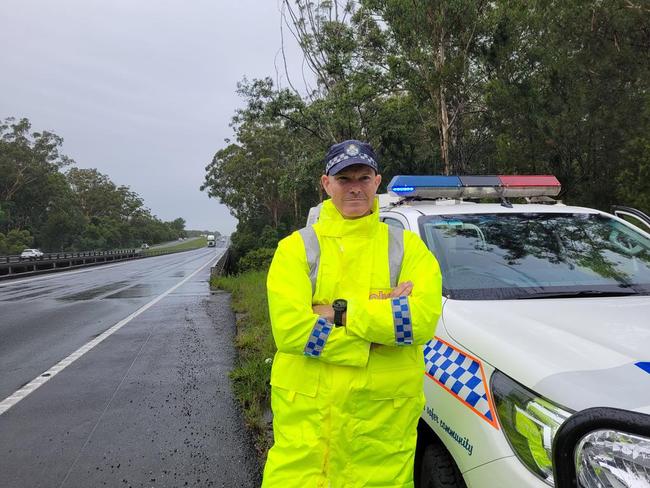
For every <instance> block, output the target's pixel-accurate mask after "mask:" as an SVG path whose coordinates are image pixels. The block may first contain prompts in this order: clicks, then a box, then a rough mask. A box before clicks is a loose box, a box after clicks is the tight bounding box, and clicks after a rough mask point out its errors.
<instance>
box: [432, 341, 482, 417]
mask: <svg viewBox="0 0 650 488" xmlns="http://www.w3.org/2000/svg"><path fill="white" fill-rule="evenodd" d="M424 362H425V371H426V372H427V374H428V375H429V376H430V377H431V378H433V379H434V380H435V381H436V382H437V383H439V384H440V385H442V386H443V387H444V388H445V389H446V390H447V391H449V392H450V393H451V394H452V395H454V396H455V397H457V398H458V399H460V400H461V401H463V403H465V404H467V405H469V406H470V407H472V408H473V409H474V410H475V411H476V413H478V414H479V415H480V416H481V417H484V418H485V419H486V420H487V421H488V422H490V423H494V422H495V419H494V413H493V412H492V409H491V408H490V402H489V401H488V395H487V392H486V388H485V379H484V378H483V372H482V371H481V366H480V364H479V362H478V361H477V360H475V359H473V358H471V357H469V356H467V355H466V354H463V353H462V352H461V351H459V350H458V349H456V348H454V347H451V346H450V345H449V344H446V343H445V342H442V341H441V340H439V339H436V338H434V339H431V340H430V341H429V342H427V343H426V345H425V346H424Z"/></svg>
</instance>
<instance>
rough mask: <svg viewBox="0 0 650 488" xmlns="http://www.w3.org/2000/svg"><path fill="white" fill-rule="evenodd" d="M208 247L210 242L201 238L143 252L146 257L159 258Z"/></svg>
mask: <svg viewBox="0 0 650 488" xmlns="http://www.w3.org/2000/svg"><path fill="white" fill-rule="evenodd" d="M207 245H208V240H207V239H206V238H205V237H199V238H198V239H192V240H189V241H181V242H179V243H178V244H174V245H172V246H165V247H160V248H151V249H146V250H144V251H143V254H144V255H145V256H157V255H159V254H169V253H172V252H178V251H189V250H191V249H199V248H201V247H206V246H207Z"/></svg>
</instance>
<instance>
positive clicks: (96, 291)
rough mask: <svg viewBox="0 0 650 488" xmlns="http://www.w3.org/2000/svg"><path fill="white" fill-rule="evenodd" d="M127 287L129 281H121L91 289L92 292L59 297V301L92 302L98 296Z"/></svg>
mask: <svg viewBox="0 0 650 488" xmlns="http://www.w3.org/2000/svg"><path fill="white" fill-rule="evenodd" d="M125 285H128V282H127V281H120V282H117V283H111V284H110V285H104V286H99V287H97V288H91V289H90V290H84V291H82V292H79V293H74V294H72V295H65V296H62V297H59V298H58V299H59V300H62V301H66V302H67V301H83V300H92V299H93V298H97V297H98V296H100V295H103V294H104V293H109V292H111V291H113V290H117V289H118V288H122V287H123V286H125Z"/></svg>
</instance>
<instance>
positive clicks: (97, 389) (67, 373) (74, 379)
mask: <svg viewBox="0 0 650 488" xmlns="http://www.w3.org/2000/svg"><path fill="white" fill-rule="evenodd" d="M221 252H223V250H222V249H219V248H217V249H216V250H215V249H214V248H212V249H207V248H204V249H200V250H197V251H190V252H185V253H179V254H175V255H168V256H159V257H154V258H147V259H143V260H138V261H130V262H126V263H117V264H113V265H106V266H99V267H96V268H90V269H87V270H82V271H71V272H64V273H60V274H55V275H48V276H43V277H35V278H28V279H23V280H19V281H11V282H3V283H0V372H1V374H0V401H2V400H3V399H5V398H6V397H8V396H9V395H12V394H13V393H15V392H16V390H18V389H20V388H21V387H23V386H24V385H25V384H27V383H29V382H30V381H32V380H34V379H35V378H38V377H39V376H40V375H41V374H42V373H43V372H45V371H47V370H48V369H49V368H51V367H52V366H53V365H55V364H56V363H58V362H59V361H61V360H62V359H63V358H66V357H67V356H68V355H70V354H71V353H73V352H74V351H76V350H78V349H79V348H80V347H81V346H83V345H84V344H87V343H88V342H89V341H92V340H93V338H95V337H97V336H99V335H100V334H102V333H105V332H106V331H107V330H109V329H110V328H111V327H112V326H114V325H115V324H117V323H120V321H123V320H124V319H125V318H126V317H128V316H129V315H130V314H132V313H133V312H135V311H136V310H138V309H141V308H142V307H143V306H146V305H147V304H150V303H151V302H152V300H155V299H156V298H157V297H159V296H160V294H161V293H164V292H166V291H168V290H170V289H172V288H173V287H175V286H177V285H179V284H180V286H177V288H175V289H174V290H173V291H172V292H171V293H169V294H168V295H167V296H165V297H164V298H162V299H160V300H159V301H158V302H156V303H154V304H153V305H151V306H150V308H148V309H146V310H145V311H143V312H142V313H141V314H140V315H138V316H136V317H135V318H133V319H132V320H131V321H129V322H128V323H126V324H124V325H123V326H122V328H120V329H119V330H117V331H116V332H114V333H113V334H112V335H110V336H109V337H107V338H106V339H105V340H103V342H101V343H100V344H98V345H96V346H95V347H94V348H93V349H91V350H90V351H88V352H87V353H85V354H84V355H83V356H81V357H80V358H79V359H77V360H76V361H75V362H73V363H72V364H70V365H69V366H67V367H66V368H65V369H63V370H62V371H61V372H59V373H58V374H56V376H53V377H52V378H51V379H50V380H49V381H47V383H45V384H43V385H42V386H41V387H40V388H38V389H36V390H35V391H33V392H32V393H31V394H29V395H28V396H26V397H25V398H24V399H22V400H21V401H19V402H18V403H16V404H15V405H13V406H12V407H11V408H9V409H8V410H7V411H6V412H4V413H2V414H0V439H2V442H1V445H0V486H12V487H21V486H30V487H31V486H34V487H36V486H47V487H49V486H62V487H63V486H66V487H68V486H256V484H257V483H258V479H259V467H258V466H257V463H256V460H255V455H254V453H253V450H252V448H251V446H250V443H249V441H248V437H247V436H246V435H245V433H243V426H242V422H241V419H240V416H239V413H238V410H237V407H236V405H235V403H234V401H233V399H232V394H231V391H230V385H229V381H228V376H227V375H228V371H229V370H230V369H231V368H232V363H233V360H234V355H235V353H234V350H233V347H232V337H233V334H234V321H233V317H232V312H231V311H230V309H229V303H228V299H227V296H226V295H224V294H219V293H218V294H211V293H210V292H209V289H208V285H207V280H208V277H209V266H208V265H209V263H210V262H214V260H215V259H216V258H217V257H218V255H219V254H220V253H221ZM202 267H203V268H202ZM201 268H202V269H201ZM199 269H201V271H199V272H198V273H197V274H195V275H194V276H192V277H191V278H190V279H189V280H188V281H187V282H185V283H183V284H181V283H182V282H183V280H185V279H186V278H188V277H189V276H190V275H192V273H194V272H196V271H197V270H199ZM100 337H101V336H100ZM186 483H187V484H186Z"/></svg>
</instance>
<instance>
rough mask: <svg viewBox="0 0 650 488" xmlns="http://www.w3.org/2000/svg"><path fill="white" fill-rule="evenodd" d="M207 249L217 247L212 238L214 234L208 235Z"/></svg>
mask: <svg viewBox="0 0 650 488" xmlns="http://www.w3.org/2000/svg"><path fill="white" fill-rule="evenodd" d="M208 247H217V241H216V240H215V238H214V234H210V235H208Z"/></svg>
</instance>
